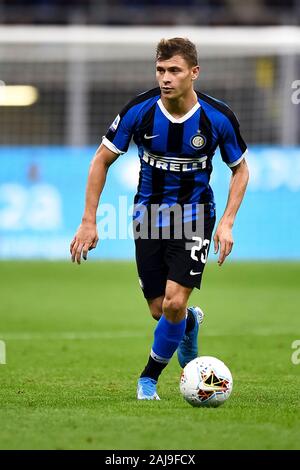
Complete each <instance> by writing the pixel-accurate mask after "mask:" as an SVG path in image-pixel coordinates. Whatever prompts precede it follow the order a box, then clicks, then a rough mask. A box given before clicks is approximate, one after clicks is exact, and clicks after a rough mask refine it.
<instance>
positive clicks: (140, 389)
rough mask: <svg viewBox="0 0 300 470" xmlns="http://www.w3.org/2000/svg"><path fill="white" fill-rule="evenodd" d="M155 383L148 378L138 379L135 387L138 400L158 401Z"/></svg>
mask: <svg viewBox="0 0 300 470" xmlns="http://www.w3.org/2000/svg"><path fill="white" fill-rule="evenodd" d="M156 384H157V381H156V380H154V379H150V378H149V377H140V378H139V380H138V385H137V399H138V400H160V398H159V396H158V395H157V393H156Z"/></svg>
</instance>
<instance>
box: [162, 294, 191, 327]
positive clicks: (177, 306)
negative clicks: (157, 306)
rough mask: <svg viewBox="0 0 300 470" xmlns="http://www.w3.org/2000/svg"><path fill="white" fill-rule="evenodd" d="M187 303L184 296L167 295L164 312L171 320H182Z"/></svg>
mask: <svg viewBox="0 0 300 470" xmlns="http://www.w3.org/2000/svg"><path fill="white" fill-rule="evenodd" d="M185 309H186V304H185V301H184V299H183V298H182V297H179V296H172V297H168V296H166V297H165V298H164V301H163V312H164V314H165V316H166V318H167V319H170V320H171V321H176V322H177V321H180V320H181V319H182V318H184V315H185Z"/></svg>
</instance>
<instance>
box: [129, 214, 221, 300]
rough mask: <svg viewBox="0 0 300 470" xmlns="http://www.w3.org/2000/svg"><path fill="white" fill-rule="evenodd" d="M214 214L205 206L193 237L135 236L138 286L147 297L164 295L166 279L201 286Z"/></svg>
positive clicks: (213, 223)
mask: <svg viewBox="0 0 300 470" xmlns="http://www.w3.org/2000/svg"><path fill="white" fill-rule="evenodd" d="M215 221H216V217H215V215H213V216H212V215H211V212H210V211H209V210H204V217H203V223H202V228H201V230H199V232H198V233H197V232H196V233H195V234H193V236H192V237H190V236H189V235H188V236H186V235H185V233H183V236H182V237H181V238H180V239H176V238H175V237H174V236H172V235H173V234H171V237H170V238H169V239H164V238H162V237H159V238H158V239H153V238H147V239H145V238H136V239H135V249H136V250H135V253H136V263H137V270H138V275H139V282H140V286H141V288H142V290H143V293H144V296H145V298H146V299H154V298H156V297H160V296H162V295H164V293H165V288H166V283H167V280H172V281H175V282H177V283H178V284H180V285H182V286H184V287H191V288H193V287H196V288H198V289H200V285H201V280H202V275H203V271H204V268H205V264H206V261H207V256H208V251H209V246H210V242H211V237H212V232H213V229H214V225H215Z"/></svg>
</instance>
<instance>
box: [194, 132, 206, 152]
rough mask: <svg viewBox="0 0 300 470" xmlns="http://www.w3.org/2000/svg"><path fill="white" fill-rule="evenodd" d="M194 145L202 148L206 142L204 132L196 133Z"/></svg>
mask: <svg viewBox="0 0 300 470" xmlns="http://www.w3.org/2000/svg"><path fill="white" fill-rule="evenodd" d="M191 143H192V146H193V147H194V148H196V149H202V147H204V145H205V144H206V138H205V137H204V135H202V134H196V135H194V136H193V137H192V140H191Z"/></svg>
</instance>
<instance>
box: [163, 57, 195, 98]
mask: <svg viewBox="0 0 300 470" xmlns="http://www.w3.org/2000/svg"><path fill="white" fill-rule="evenodd" d="M198 75H199V66H198V65H197V66H195V67H191V66H190V65H189V64H188V63H187V62H186V60H185V59H184V58H183V57H182V56H180V55H174V56H173V57H171V58H170V59H167V60H159V61H157V62H156V79H157V81H158V84H159V87H160V89H161V94H162V96H163V97H164V98H165V99H172V100H174V99H178V98H181V97H182V96H185V95H187V94H188V93H189V92H190V90H191V89H192V88H193V81H194V80H195V79H196V78H197V77H198Z"/></svg>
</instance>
